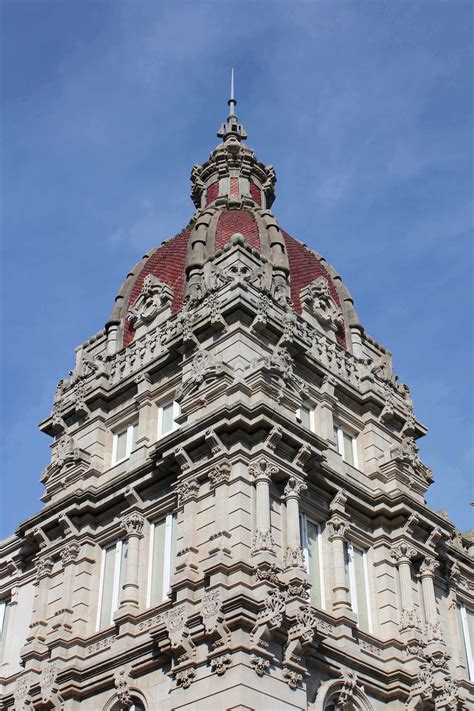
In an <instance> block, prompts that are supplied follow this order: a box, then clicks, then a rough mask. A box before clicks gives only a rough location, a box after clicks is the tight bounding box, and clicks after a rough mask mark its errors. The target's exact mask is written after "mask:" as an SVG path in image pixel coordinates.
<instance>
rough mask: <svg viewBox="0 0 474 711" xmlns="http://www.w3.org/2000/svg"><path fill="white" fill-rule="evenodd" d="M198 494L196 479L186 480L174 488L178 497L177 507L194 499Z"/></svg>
mask: <svg viewBox="0 0 474 711" xmlns="http://www.w3.org/2000/svg"><path fill="white" fill-rule="evenodd" d="M198 493H199V482H198V480H197V479H187V480H186V481H182V482H181V483H180V484H179V485H178V486H177V487H176V494H177V496H178V506H181V504H185V503H187V502H188V501H191V500H192V499H195V498H196V497H197V495H198Z"/></svg>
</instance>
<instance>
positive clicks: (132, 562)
mask: <svg viewBox="0 0 474 711" xmlns="http://www.w3.org/2000/svg"><path fill="white" fill-rule="evenodd" d="M143 524H144V518H143V516H142V515H141V514H140V513H138V512H133V513H130V514H128V515H126V516H125V518H124V519H123V521H122V527H123V528H124V529H125V534H126V538H127V539H128V556H127V565H126V569H125V581H124V584H123V589H122V594H121V599H120V607H126V606H128V605H130V606H131V607H134V608H138V606H139V595H138V570H139V564H140V538H141V537H142V529H143Z"/></svg>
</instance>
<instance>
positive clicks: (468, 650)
mask: <svg viewBox="0 0 474 711" xmlns="http://www.w3.org/2000/svg"><path fill="white" fill-rule="evenodd" d="M458 610H459V617H460V622H461V625H460V626H461V631H462V636H463V638H462V640H461V644H463V645H464V656H465V658H466V666H467V669H466V671H467V673H468V676H469V680H470V681H474V658H473V654H474V648H473V647H474V639H471V635H470V632H469V623H468V620H467V611H466V606H465V604H464V603H463V602H460V603H458ZM469 612H470V614H471V615H474V611H471V610H469Z"/></svg>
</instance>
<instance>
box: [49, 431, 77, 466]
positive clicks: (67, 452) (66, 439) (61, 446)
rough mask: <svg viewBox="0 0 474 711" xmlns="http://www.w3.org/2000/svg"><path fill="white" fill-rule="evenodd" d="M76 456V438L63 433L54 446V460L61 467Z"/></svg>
mask: <svg viewBox="0 0 474 711" xmlns="http://www.w3.org/2000/svg"><path fill="white" fill-rule="evenodd" d="M73 457H74V440H73V438H72V437H71V435H68V434H63V435H61V437H60V438H59V439H58V441H57V443H56V446H55V448H54V455H53V461H54V463H55V464H57V465H58V466H59V467H62V466H63V464H65V462H66V461H67V460H69V459H72V458H73Z"/></svg>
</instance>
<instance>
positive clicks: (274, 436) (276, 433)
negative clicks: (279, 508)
mask: <svg viewBox="0 0 474 711" xmlns="http://www.w3.org/2000/svg"><path fill="white" fill-rule="evenodd" d="M282 437H283V430H282V428H281V427H278V426H277V425H275V427H273V428H272V429H271V430H270V432H269V433H268V435H267V438H266V440H265V442H264V446H265V447H268V449H269V450H270V451H271V452H274V451H275V450H276V448H277V447H278V444H279V442H280V440H281V438H282Z"/></svg>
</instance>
